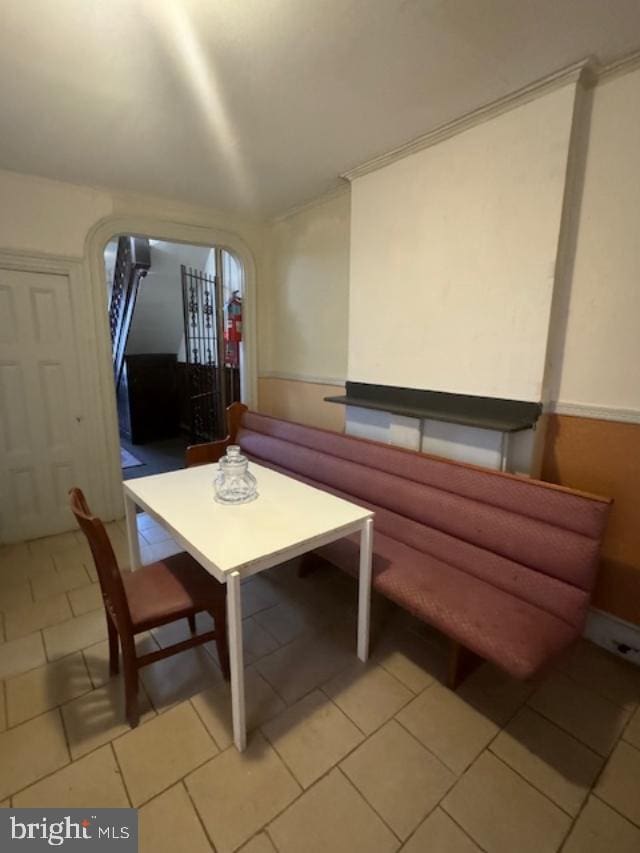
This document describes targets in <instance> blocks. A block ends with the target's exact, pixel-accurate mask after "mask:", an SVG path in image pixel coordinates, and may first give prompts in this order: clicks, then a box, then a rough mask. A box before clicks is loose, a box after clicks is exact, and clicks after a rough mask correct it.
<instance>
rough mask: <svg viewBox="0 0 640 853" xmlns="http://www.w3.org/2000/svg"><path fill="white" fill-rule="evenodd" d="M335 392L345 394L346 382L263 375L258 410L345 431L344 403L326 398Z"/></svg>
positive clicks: (275, 415)
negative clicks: (322, 381)
mask: <svg viewBox="0 0 640 853" xmlns="http://www.w3.org/2000/svg"><path fill="white" fill-rule="evenodd" d="M335 394H344V386H340V385H319V384H317V383H315V382H298V381H294V380H291V379H275V378H272V377H264V376H263V377H261V378H260V379H259V380H258V411H260V412H263V413H264V414H265V415H273V416H274V417H276V418H285V419H286V420H289V421H298V422H299V423H301V424H308V425H309V426H315V427H322V428H323V429H330V430H334V431H335V432H343V431H344V406H340V405H337V404H336V403H325V401H324V398H325V397H328V396H330V395H335Z"/></svg>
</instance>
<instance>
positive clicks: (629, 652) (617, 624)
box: [584, 607, 640, 666]
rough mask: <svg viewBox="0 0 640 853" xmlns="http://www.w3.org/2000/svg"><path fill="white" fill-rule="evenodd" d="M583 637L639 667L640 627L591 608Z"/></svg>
mask: <svg viewBox="0 0 640 853" xmlns="http://www.w3.org/2000/svg"><path fill="white" fill-rule="evenodd" d="M584 636H585V637H586V638H587V639H588V640H591V642H593V643H595V644H596V645H598V646H602V648H603V649H607V651H609V652H613V654H614V655H618V657H621V658H624V659H625V660H628V661H630V662H631V663H635V664H636V666H640V625H634V624H632V623H631V622H625V621H624V620H623V619H618V618H617V617H616V616H612V615H611V613H605V612H604V611H603V610H596V609H595V607H592V608H591V610H590V611H589V615H588V616H587V624H586V625H585V629H584Z"/></svg>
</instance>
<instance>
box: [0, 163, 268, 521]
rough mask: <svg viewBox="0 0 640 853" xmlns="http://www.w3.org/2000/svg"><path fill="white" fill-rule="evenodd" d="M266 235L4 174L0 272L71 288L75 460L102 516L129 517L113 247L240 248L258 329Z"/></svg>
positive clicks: (229, 217) (212, 215)
mask: <svg viewBox="0 0 640 853" xmlns="http://www.w3.org/2000/svg"><path fill="white" fill-rule="evenodd" d="M264 231H265V229H264V225H263V223H262V222H260V221H259V220H251V219H249V218H247V217H240V216H237V215H234V214H226V213H224V212H221V211H216V210H209V209H205V208H197V207H193V206H190V205H185V204H181V203H178V202H173V201H168V200H166V199H160V198H154V197H151V196H141V195H134V194H129V193H121V192H120V193H116V192H113V193H112V192H106V191H103V190H96V189H93V188H91V187H79V186H75V185H71V184H65V183H61V182H57V181H49V180H45V179H41V178H37V177H34V176H29V175H18V174H14V173H11V172H2V171H0V269H2V268H3V264H4V265H5V266H6V267H7V268H9V269H16V270H23V269H25V270H37V271H39V270H42V271H51V272H54V273H55V274H60V275H64V276H67V277H68V280H69V282H70V291H71V293H70V296H71V303H72V313H73V324H72V328H73V335H72V336H71V337H72V339H70V340H69V341H68V344H69V348H70V349H71V350H73V351H74V359H75V361H76V366H77V375H75V374H74V375H73V376H71V377H69V381H71V382H74V383H77V388H78V389H79V397H80V405H79V409H78V412H77V414H76V419H77V420H76V422H77V423H78V424H79V430H80V431H81V433H82V435H81V438H80V439H79V441H78V442H77V444H76V446H75V452H76V457H77V460H78V468H79V470H84V471H85V472H86V475H85V476H83V477H82V483H81V485H83V486H84V487H85V488H86V490H87V494H88V496H89V498H90V499H91V501H92V507H93V508H94V510H95V511H96V512H97V513H98V514H100V515H102V516H103V517H105V518H107V519H108V518H113V517H114V516H115V515H118V514H120V513H121V512H122V487H121V481H120V470H119V460H118V439H117V418H116V409H115V397H114V390H113V380H112V374H111V366H110V349H109V338H108V326H107V293H106V289H105V284H104V258H103V257H102V252H103V250H104V246H105V245H106V244H107V242H108V240H109V239H110V238H111V237H113V236H114V234H118V233H142V234H148V235H149V236H153V235H154V234H155V235H156V236H157V237H159V238H162V239H164V240H171V239H175V240H176V241H182V242H194V243H200V242H201V243H204V244H209V245H214V244H217V245H222V246H228V247H230V248H232V249H234V251H237V252H238V253H239V254H240V255H241V256H242V258H243V261H244V262H245V264H246V272H247V275H248V277H249V284H250V287H249V289H248V293H247V294H246V295H247V296H248V299H247V310H246V316H247V320H248V326H249V329H250V330H252V327H253V328H255V322H256V320H255V306H254V300H255V286H256V268H261V263H262V251H263V246H264ZM245 354H246V356H247V364H248V371H249V375H248V382H247V389H248V394H249V395H251V394H253V395H254V397H253V399H255V385H256V383H255V382H254V381H253V379H254V377H253V366H254V364H255V358H256V353H255V349H253V348H251V347H245ZM1 499H2V497H1V496H0V500H1ZM1 511H2V507H1V506H0V512H1ZM72 525H73V522H72V518H71V516H69V527H71V526H72ZM43 532H49V531H43Z"/></svg>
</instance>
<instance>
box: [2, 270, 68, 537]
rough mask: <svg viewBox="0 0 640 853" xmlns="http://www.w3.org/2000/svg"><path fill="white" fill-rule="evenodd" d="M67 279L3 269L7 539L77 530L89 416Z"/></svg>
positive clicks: (4, 513) (4, 532)
mask: <svg viewBox="0 0 640 853" xmlns="http://www.w3.org/2000/svg"><path fill="white" fill-rule="evenodd" d="M70 312H71V301H70V293H69V280H68V278H67V277H66V276H64V275H52V274H49V273H37V272H19V271H15V270H6V269H0V477H1V479H2V485H0V501H1V503H0V540H2V541H5V542H11V541H15V540H19V539H25V538H31V537H36V536H44V535H47V534H49V533H56V532H60V531H63V530H68V529H70V528H71V527H73V526H74V524H73V521H72V516H71V514H70V512H69V510H68V507H67V490H68V489H69V488H70V487H71V486H72V485H74V484H75V483H78V482H82V473H83V471H82V467H83V458H82V457H83V453H82V447H83V443H82V434H81V423H82V416H81V411H80V398H79V394H78V384H79V383H78V375H77V359H76V356H75V349H74V334H73V326H72V322H71V313H70Z"/></svg>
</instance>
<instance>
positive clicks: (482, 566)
mask: <svg viewBox="0 0 640 853" xmlns="http://www.w3.org/2000/svg"><path fill="white" fill-rule="evenodd" d="M231 443H235V444H239V445H240V447H241V448H242V450H243V451H244V452H245V453H246V454H247V455H248V456H249V457H250V458H251V459H253V460H255V461H256V462H258V463H259V464H261V465H267V466H270V467H272V468H275V469H277V470H279V471H282V472H284V473H286V474H289V475H291V476H294V477H297V478H299V479H301V480H304V481H305V482H307V483H310V484H311V485H314V486H317V487H318V488H321V489H325V490H326V491H330V492H332V493H333V494H336V495H339V496H341V497H344V498H347V499H349V500H352V501H354V502H355V503H358V504H360V505H362V506H366V507H368V508H370V509H372V510H374V511H375V521H374V530H375V533H374V557H373V587H374V589H376V590H377V591H378V592H379V593H381V594H382V595H384V596H386V597H387V598H389V599H391V600H392V601H394V602H395V603H396V604H398V605H400V606H401V607H403V608H405V609H406V610H408V611H409V612H410V613H412V614H413V615H414V616H417V617H418V618H420V619H422V620H424V621H426V622H428V623H430V624H431V625H433V626H434V627H436V628H437V629H439V630H440V631H442V632H443V633H444V634H446V635H447V636H448V637H450V638H451V639H452V640H453V641H454V643H455V650H456V655H455V661H456V662H457V663H460V662H461V656H460V654H459V651H460V650H461V649H462V650H469V651H471V652H473V653H475V655H478V656H479V657H481V658H483V659H485V660H489V661H492V662H493V663H494V664H496V665H497V666H498V667H500V668H501V669H503V670H505V671H506V672H507V673H509V674H510V675H512V676H514V677H515V678H520V679H526V678H530V677H532V676H534V675H535V674H536V673H538V672H539V671H540V670H541V669H542V668H543V667H544V666H545V665H546V664H547V663H549V662H550V661H551V660H553V659H554V658H555V657H556V656H557V655H559V654H560V653H561V652H562V651H563V650H564V649H565V648H567V647H568V646H569V645H570V644H571V643H572V642H573V641H574V640H575V639H576V638H578V637H579V636H580V635H581V633H582V630H583V627H584V623H585V618H586V614H587V608H588V605H589V600H590V596H591V592H592V590H593V587H594V583H595V579H596V573H597V569H598V555H599V549H600V544H601V541H602V536H603V534H604V529H605V525H606V521H607V515H608V512H609V506H610V504H611V501H610V500H609V499H608V498H602V497H598V496H595V495H589V494H585V493H582V492H577V491H573V490H571V489H567V488H564V487H561V486H556V485H554V484H551V483H544V482H541V481H538V480H533V479H529V478H527V477H521V476H517V475H513V474H505V473H501V472H498V471H493V470H489V469H485V468H480V467H478V466H473V465H467V464H463V463H459V462H454V461H451V460H447V459H443V458H440V457H435V456H429V455H425V454H421V453H416V452H413V451H408V450H404V449H402V448H397V447H390V446H388V445H384V444H380V443H378V442H374V441H368V440H365V439H360V438H353V437H351V436H347V435H342V434H339V433H334V432H329V431H327V430H322V429H316V428H313V427H308V426H303V425H301V424H297V423H291V422H289V421H283V420H279V419H277V418H272V417H267V416H265V415H260V414H256V413H254V412H250V411H248V410H246V408H245V407H244V406H240V405H239V404H234V406H232V407H230V411H229V436H228V437H227V439H225V440H224V441H221V442H214V443H212V444H209V445H198V446H196V447H194V448H190V449H189V451H188V453H189V454H190V457H189V461H190V463H191V464H194V463H196V464H197V463H198V462H205V461H214V460H215V459H217V458H219V456H220V455H222V454H223V453H224V451H225V448H226V447H227V446H228V445H229V444H231ZM319 553H320V555H321V556H322V557H324V558H325V559H326V560H328V561H330V562H331V563H333V564H335V565H336V566H339V567H340V568H341V569H343V570H345V571H347V572H350V573H353V574H355V573H357V567H358V541H357V540H356V539H349V538H347V539H342V540H340V541H338V542H336V543H333V544H332V545H329V546H326V547H324V548H322V549H320V551H319ZM457 674H458V673H457V672H455V671H454V672H452V674H451V680H452V681H456V680H457V679H456V676H457Z"/></svg>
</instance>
